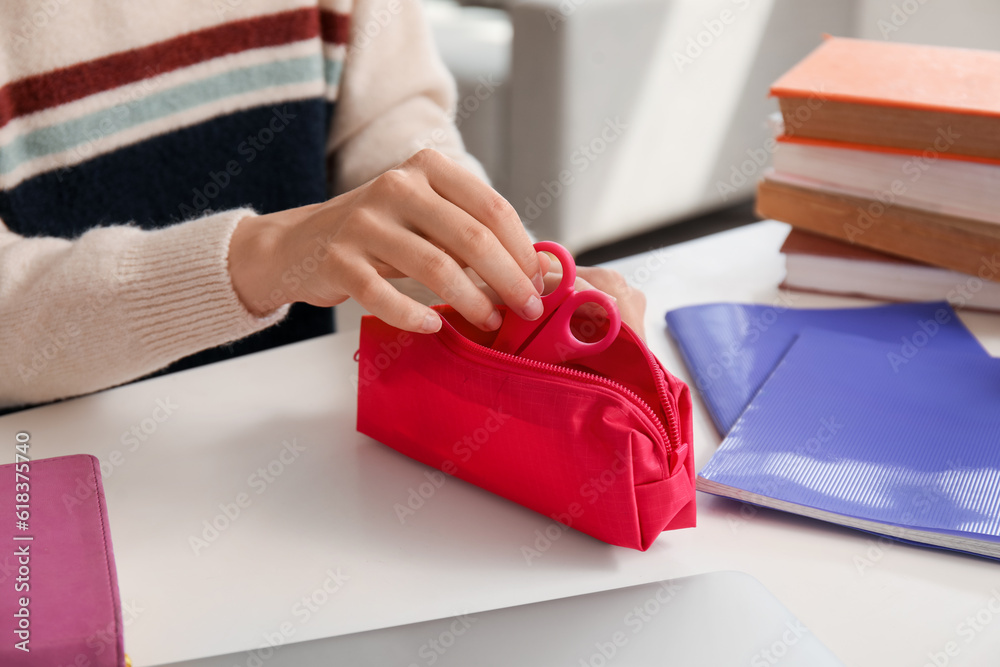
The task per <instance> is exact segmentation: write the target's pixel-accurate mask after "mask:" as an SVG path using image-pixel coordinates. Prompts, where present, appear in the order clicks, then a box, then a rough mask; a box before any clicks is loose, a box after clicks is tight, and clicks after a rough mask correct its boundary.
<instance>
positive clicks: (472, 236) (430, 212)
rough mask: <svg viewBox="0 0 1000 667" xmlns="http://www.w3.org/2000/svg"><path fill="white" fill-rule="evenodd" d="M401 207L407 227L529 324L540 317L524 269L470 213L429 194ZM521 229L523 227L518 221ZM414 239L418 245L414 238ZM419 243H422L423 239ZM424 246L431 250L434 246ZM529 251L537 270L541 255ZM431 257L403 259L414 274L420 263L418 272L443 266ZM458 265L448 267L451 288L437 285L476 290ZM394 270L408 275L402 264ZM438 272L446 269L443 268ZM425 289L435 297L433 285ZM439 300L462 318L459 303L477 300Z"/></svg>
mask: <svg viewBox="0 0 1000 667" xmlns="http://www.w3.org/2000/svg"><path fill="white" fill-rule="evenodd" d="M403 204H404V207H405V208H403V209H402V210H400V214H401V215H405V216H406V219H407V221H408V222H409V224H411V225H412V226H413V227H414V228H415V229H416V230H417V231H419V232H420V233H421V234H422V235H424V236H426V237H427V238H428V239H430V240H431V241H433V242H434V244H436V245H438V246H441V247H442V248H445V249H446V250H447V251H448V254H450V255H452V257H454V258H456V259H458V260H460V261H461V262H462V263H464V264H467V265H468V266H469V267H470V268H472V269H473V270H474V271H475V272H476V274H478V275H479V276H480V277H481V278H482V279H483V281H484V282H485V283H486V284H487V285H489V286H490V287H492V288H493V290H494V291H495V292H496V293H497V294H498V295H499V296H500V298H501V299H502V300H503V302H504V303H506V304H507V305H508V306H510V307H511V308H512V309H513V310H514V311H515V312H516V313H518V314H519V315H520V316H521V317H523V318H525V319H528V320H534V319H537V318H538V317H540V316H541V314H542V310H543V307H542V302H541V300H540V299H539V298H538V295H539V293H538V290H537V289H536V287H535V286H534V285H533V283H532V281H531V280H529V279H528V277H527V276H526V275H525V273H524V271H523V270H522V268H521V266H520V265H519V264H518V263H517V262H516V261H515V260H514V258H513V257H512V256H511V254H510V252H508V250H507V249H506V248H505V247H504V245H503V244H502V243H501V241H500V239H499V238H497V236H496V235H494V233H493V232H492V231H491V230H490V229H489V228H488V227H487V226H485V225H484V224H482V223H480V222H479V221H478V220H476V219H475V218H474V217H472V216H471V215H470V214H469V213H468V212H466V211H465V210H463V209H462V208H460V207H458V206H456V205H455V204H453V203H452V202H451V201H448V200H446V199H443V198H441V197H439V196H438V195H437V193H436V192H433V191H431V192H426V193H419V192H415V193H413V196H411V197H410V198H409V199H408V200H407V201H405V202H403ZM517 224H518V225H520V224H521V223H520V221H518V223H517ZM522 231H523V228H522ZM415 238H416V239H419V237H416V236H415ZM525 239H527V235H525ZM420 240H421V241H423V240H422V239H420ZM424 243H426V242H424ZM426 245H428V246H430V247H433V245H432V244H426ZM528 247H529V249H530V250H531V255H532V256H533V257H534V262H535V264H536V265H538V264H539V260H538V254H537V253H536V252H535V251H534V249H533V248H532V247H531V245H530V243H529V245H528ZM427 252H429V250H427V249H426V248H425V249H423V252H422V254H421V255H420V256H419V257H417V258H414V257H412V256H410V254H409V253H406V254H405V255H401V256H400V258H401V259H402V260H404V261H408V263H409V265H410V266H411V270H413V268H412V267H413V266H414V261H416V262H417V266H419V264H420V263H421V262H427V261H435V262H438V263H440V262H441V261H442V260H441V259H440V258H437V259H433V258H432V257H431V256H428V255H427ZM454 264H455V265H454V267H448V270H447V274H448V275H447V276H446V277H447V279H448V280H447V282H446V283H442V282H441V281H440V279H439V281H438V284H439V285H441V286H444V285H446V284H449V283H450V284H451V286H452V287H453V288H454V287H458V286H461V287H462V288H463V289H464V288H467V287H473V285H472V283H471V281H468V280H467V277H465V278H466V280H461V279H460V278H459V276H458V275H457V273H456V271H457V269H458V268H459V264H458V263H457V262H455V263H454ZM395 266H397V267H398V268H400V269H402V270H403V271H404V272H405V271H406V270H407V269H406V268H404V267H403V266H401V265H399V264H396V265H395ZM440 268H442V269H443V267H440ZM408 275H412V276H413V277H414V278H417V279H418V280H421V282H423V279H422V278H421V276H419V275H416V274H413V273H410V274H408ZM425 284H426V285H427V286H428V287H430V288H431V289H434V290H435V292H437V289H436V288H435V286H434V285H431V284H429V283H425ZM476 291H478V290H476ZM438 294H439V296H441V298H443V299H445V300H446V301H448V302H449V303H451V304H452V305H453V306H455V307H456V309H458V310H459V311H460V312H462V314H463V315H465V312H464V311H463V309H462V306H461V305H460V304H461V299H466V300H468V299H472V298H473V297H472V295H471V294H465V293H464V291H462V292H457V293H455V294H454V296H455V297H456V298H457V299H459V300H460V301H458V302H456V301H453V300H452V298H450V297H449V296H448V295H446V294H443V293H441V292H438ZM481 294H482V293H481V292H480V295H481ZM476 301H478V303H479V304H480V306H482V305H485V304H486V303H488V302H489V299H487V298H486V297H485V295H483V296H482V299H481V300H479V299H477V300H476ZM466 303H467V305H468V306H469V307H470V312H474V313H475V312H477V309H478V307H477V308H472V304H471V301H466ZM497 317H499V315H497ZM467 319H470V321H472V322H477V321H480V322H481V321H485V320H484V319H483V318H481V317H478V316H477V317H475V318H469V317H467Z"/></svg>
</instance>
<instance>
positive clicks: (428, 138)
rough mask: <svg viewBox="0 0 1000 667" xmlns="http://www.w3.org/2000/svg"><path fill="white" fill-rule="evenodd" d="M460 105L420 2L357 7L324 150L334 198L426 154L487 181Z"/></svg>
mask: <svg viewBox="0 0 1000 667" xmlns="http://www.w3.org/2000/svg"><path fill="white" fill-rule="evenodd" d="M456 98H457V93H456V90H455V80H454V78H453V77H452V76H451V73H450V72H449V71H448V70H447V68H446V67H445V65H444V63H443V62H442V60H441V57H440V55H439V54H438V52H437V50H436V48H435V46H434V42H433V39H432V37H431V33H430V28H429V27H428V25H427V20H426V17H425V16H424V13H423V10H422V8H421V5H420V1H419V0H356V2H355V6H354V12H353V14H352V17H351V40H350V44H349V45H348V48H347V58H346V61H345V64H344V73H343V77H342V79H341V83H340V90H339V93H338V97H337V107H336V112H335V113H334V121H333V128H332V132H331V135H330V141H329V144H328V146H327V151H328V153H332V154H333V158H334V183H333V186H334V191H335V192H336V193H340V192H346V191H348V190H351V189H353V188H356V187H357V186H359V185H361V184H363V183H365V182H367V181H369V180H371V179H372V178H374V177H375V176H378V175H379V174H381V173H383V172H384V171H386V170H388V169H391V168H392V167H394V166H396V165H397V164H399V163H400V162H403V161H405V160H406V159H407V158H409V157H410V156H411V155H413V154H414V153H416V152H418V151H419V150H420V149H421V148H427V147H431V148H435V149H436V150H439V151H441V152H442V153H444V154H445V155H448V156H449V157H451V158H453V159H454V160H456V161H458V162H459V163H460V164H462V165H463V166H465V167H466V168H467V169H469V170H470V171H472V172H473V173H475V174H476V175H478V176H479V177H480V178H482V179H483V180H484V181H488V179H487V177H486V173H485V171H484V170H483V168H482V165H480V164H479V162H478V161H477V160H476V159H475V158H474V157H472V156H471V155H469V153H468V152H466V150H465V146H464V145H463V143H462V138H461V136H460V135H459V133H458V129H457V128H456V127H455V123H454V119H455V105H456Z"/></svg>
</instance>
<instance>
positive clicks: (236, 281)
mask: <svg viewBox="0 0 1000 667" xmlns="http://www.w3.org/2000/svg"><path fill="white" fill-rule="evenodd" d="M276 215H277V214H271V215H260V216H256V215H255V216H248V217H246V218H243V219H242V220H240V221H239V222H238V223H237V224H236V228H235V229H234V230H233V235H232V237H231V239H230V241H229V277H230V280H231V281H232V284H233V290H234V291H235V292H236V295H237V296H238V297H239V299H240V301H241V302H242V303H243V306H244V307H245V308H246V309H247V310H248V311H249V312H250V313H251V314H252V315H254V316H256V317H264V316H266V315H269V314H271V313H272V312H274V311H275V310H277V309H278V308H280V307H281V306H284V305H285V304H287V303H291V301H292V299H291V297H290V296H289V295H287V294H286V293H285V292H284V290H281V289H279V288H278V282H277V280H276V278H275V273H276V271H275V269H274V267H275V266H276V265H277V251H278V240H279V238H280V229H279V228H280V226H281V225H280V222H279V220H276V219H275V216H276Z"/></svg>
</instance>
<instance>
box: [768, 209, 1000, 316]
mask: <svg viewBox="0 0 1000 667" xmlns="http://www.w3.org/2000/svg"><path fill="white" fill-rule="evenodd" d="M781 251H782V252H783V253H784V255H785V270H786V275H785V282H784V285H785V286H786V287H788V288H791V289H799V290H805V291H809V292H824V293H828V294H845V295H852V296H865V297H871V298H876V299H886V300H889V301H948V302H949V303H951V304H952V306H954V307H956V308H971V309H974V310H990V311H1000V282H994V281H992V280H982V279H981V278H980V277H979V276H971V275H967V274H964V273H959V272H957V271H950V270H948V269H942V268H938V267H936V266H928V265H926V264H919V263H917V262H911V261H909V260H905V259H900V258H897V257H891V256H889V255H885V254H882V253H880V252H876V251H874V250H869V249H867V248H861V247H860V246H852V245H851V244H849V243H844V242H842V241H838V240H835V239H828V238H825V237H822V236H817V235H814V234H809V233H807V232H804V231H802V230H798V229H794V230H792V232H791V234H789V236H788V239H787V240H786V241H785V245H784V246H783V247H782V249H781ZM996 271H1000V267H996Z"/></svg>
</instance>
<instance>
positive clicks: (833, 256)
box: [757, 38, 1000, 309]
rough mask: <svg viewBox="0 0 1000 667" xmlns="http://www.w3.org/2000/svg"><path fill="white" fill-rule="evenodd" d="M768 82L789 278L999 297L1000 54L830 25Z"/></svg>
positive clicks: (775, 190) (996, 304)
mask: <svg viewBox="0 0 1000 667" xmlns="http://www.w3.org/2000/svg"><path fill="white" fill-rule="evenodd" d="M771 94H772V95H773V96H775V97H777V98H778V100H779V104H780V108H781V115H782V123H781V132H780V136H779V137H778V141H777V149H776V150H775V152H774V165H773V166H774V169H773V170H772V171H771V172H769V173H768V174H767V175H766V176H765V177H764V179H763V180H762V181H761V182H760V184H759V186H758V191H757V210H758V213H759V214H760V215H762V216H764V217H767V218H774V219H776V220H782V221H784V222H788V223H790V224H792V225H793V226H794V227H795V228H796V229H797V230H799V232H797V233H796V234H795V235H794V236H793V237H792V238H791V239H790V245H789V247H788V248H787V250H788V253H787V254H788V256H789V260H790V261H789V267H788V271H789V274H788V278H787V284H788V285H789V286H791V287H802V288H806V289H812V290H817V291H829V292H838V293H855V294H865V295H869V296H876V297H882V298H894V299H904V300H905V299H938V298H943V299H948V300H949V301H951V302H952V303H955V304H956V305H962V306H972V307H977V308H986V309H1000V289H998V288H1000V285H993V284H990V282H991V281H992V282H1000V53H996V52H991V51H973V50H966V49H953V48H943V47H929V46H915V45H907V44H894V43H886V42H872V41H865V40H856V39H845V38H828V39H826V40H825V41H824V43H823V44H822V45H821V46H820V47H819V48H818V49H816V50H815V51H814V52H813V53H811V54H810V55H809V56H807V57H806V58H805V59H804V60H803V61H802V62H800V63H799V64H798V65H796V66H795V67H794V68H792V70H790V71H789V72H788V73H787V74H785V75H784V76H783V77H782V78H781V79H779V80H778V81H777V82H776V83H775V84H774V85H773V86H772V88H771ZM802 232H807V233H812V234H818V235H820V236H822V237H826V239H834V241H829V240H824V239H816V238H815V237H809V236H806V235H803V234H802ZM859 246H860V248H864V249H867V252H866V251H861V252H860V253H859V252H858V250H859V248H858V247H859ZM793 257H798V259H796V260H795V261H791V260H792V258H793ZM817 257H819V258H825V259H822V260H819V261H817V259H816V258H817ZM899 259H903V260H905V261H899ZM935 267H937V268H935ZM942 269H944V270H942ZM891 275H894V276H895V277H894V278H893V277H890V276H891Z"/></svg>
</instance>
